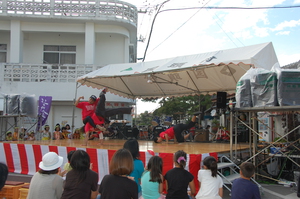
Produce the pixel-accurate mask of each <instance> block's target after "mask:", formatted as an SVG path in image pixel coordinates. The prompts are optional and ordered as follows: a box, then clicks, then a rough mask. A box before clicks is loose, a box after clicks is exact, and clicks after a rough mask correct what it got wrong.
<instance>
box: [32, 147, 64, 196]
mask: <svg viewBox="0 0 300 199" xmlns="http://www.w3.org/2000/svg"><path fill="white" fill-rule="evenodd" d="M62 163H63V157H61V156H58V155H57V154H56V153H55V152H48V153H46V154H45V155H44V156H43V158H42V161H41V162H40V164H39V168H40V170H39V171H38V172H36V173H35V174H34V176H33V177H32V179H31V181H30V185H29V192H28V196H27V199H37V198H43V199H60V198H61V195H62V192H63V178H62V177H61V176H59V175H58V173H59V171H60V166H61V165H62Z"/></svg>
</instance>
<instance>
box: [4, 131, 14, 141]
mask: <svg viewBox="0 0 300 199" xmlns="http://www.w3.org/2000/svg"><path fill="white" fill-rule="evenodd" d="M12 139H13V137H12V133H11V131H7V133H6V138H5V140H6V141H12Z"/></svg>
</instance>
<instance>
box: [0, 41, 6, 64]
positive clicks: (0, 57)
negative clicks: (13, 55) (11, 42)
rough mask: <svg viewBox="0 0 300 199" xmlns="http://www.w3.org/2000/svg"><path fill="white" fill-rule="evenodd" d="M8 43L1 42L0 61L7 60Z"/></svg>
mask: <svg viewBox="0 0 300 199" xmlns="http://www.w3.org/2000/svg"><path fill="white" fill-rule="evenodd" d="M6 54H7V45H6V44H0V62H6Z"/></svg>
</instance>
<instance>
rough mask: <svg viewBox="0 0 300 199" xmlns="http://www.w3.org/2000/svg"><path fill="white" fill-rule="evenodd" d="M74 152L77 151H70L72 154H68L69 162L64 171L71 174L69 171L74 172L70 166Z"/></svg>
mask: <svg viewBox="0 0 300 199" xmlns="http://www.w3.org/2000/svg"><path fill="white" fill-rule="evenodd" d="M74 152H75V151H74V150H72V151H70V152H69V153H68V155H67V158H68V162H67V163H66V164H65V165H64V171H67V172H69V171H71V170H72V167H71V165H70V162H71V158H72V156H73V154H74Z"/></svg>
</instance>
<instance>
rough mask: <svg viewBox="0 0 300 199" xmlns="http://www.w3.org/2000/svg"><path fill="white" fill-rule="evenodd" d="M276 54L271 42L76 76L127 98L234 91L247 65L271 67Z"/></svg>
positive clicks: (107, 68) (126, 65)
mask: <svg viewBox="0 0 300 199" xmlns="http://www.w3.org/2000/svg"><path fill="white" fill-rule="evenodd" d="M276 62H278V61H277V57H276V54H275V51H274V48H273V45H272V43H263V44H258V45H252V46H246V47H241V48H234V49H228V50H219V51H215V52H208V53H201V54H196V55H187V56H180V57H175V58H168V59H163V60H157V61H149V62H141V63H124V64H110V65H107V66H104V67H103V68H100V69H98V70H96V71H93V72H91V73H88V74H86V75H84V76H81V77H79V78H78V79H77V81H78V82H79V83H81V84H82V85H86V86H89V87H90V86H91V87H93V88H98V89H102V88H103V87H108V88H109V91H110V92H112V93H114V94H117V95H120V96H123V97H127V98H133V99H135V98H143V99H144V98H156V97H172V96H187V95H196V94H206V93H215V92H218V91H227V92H231V91H235V89H236V84H237V82H238V80H239V79H240V77H241V76H242V75H244V74H245V72H246V71H247V70H248V69H249V68H250V67H257V68H265V69H268V70H270V69H271V67H272V66H273V65H274V64H275V63H276Z"/></svg>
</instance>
